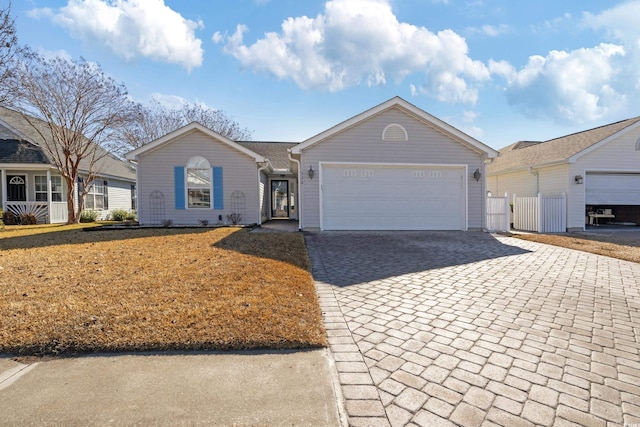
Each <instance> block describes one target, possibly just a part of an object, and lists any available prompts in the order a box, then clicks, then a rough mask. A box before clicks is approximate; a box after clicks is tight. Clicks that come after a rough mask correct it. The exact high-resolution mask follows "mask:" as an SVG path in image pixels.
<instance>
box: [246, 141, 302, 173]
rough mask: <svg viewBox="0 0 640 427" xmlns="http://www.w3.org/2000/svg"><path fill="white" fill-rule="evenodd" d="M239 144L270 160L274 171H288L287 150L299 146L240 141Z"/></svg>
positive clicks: (284, 143)
mask: <svg viewBox="0 0 640 427" xmlns="http://www.w3.org/2000/svg"><path fill="white" fill-rule="evenodd" d="M238 144H240V145H242V146H243V147H245V148H247V149H249V150H251V151H253V152H254V153H258V154H260V155H261V156H262V157H264V158H267V159H269V162H270V163H271V166H272V167H273V169H277V170H285V169H286V170H288V169H289V156H288V155H287V150H289V149H290V148H293V147H295V146H296V145H298V143H297V142H262V141H238Z"/></svg>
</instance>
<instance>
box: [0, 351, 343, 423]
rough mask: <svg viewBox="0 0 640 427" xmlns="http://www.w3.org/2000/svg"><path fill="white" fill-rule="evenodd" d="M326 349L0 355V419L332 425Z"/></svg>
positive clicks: (334, 408)
mask: <svg viewBox="0 0 640 427" xmlns="http://www.w3.org/2000/svg"><path fill="white" fill-rule="evenodd" d="M334 371H335V368H334V367H333V366H332V362H331V360H330V359H329V357H328V354H327V350H315V351H302V352H262V353H261V352H242V353H235V354H234V353H219V354H197V353H192V354H182V355H179V354H165V355H157V354H156V355H152V354H148V355H144V354H142V355H119V356H109V355H105V356H87V357H79V358H68V359H52V360H49V361H42V362H37V363H18V362H15V361H13V360H11V359H8V358H1V357H0V425H2V426H5V425H6V426H16V425H38V426H45V425H55V426H58V425H59V426H86V425H166V426H173V425H180V426H185V425H220V426H294V425H295V426H325V425H327V426H339V425H341V424H340V415H339V412H338V405H337V402H338V401H337V399H336V394H335V387H334V384H333V379H334V376H332V372H334Z"/></svg>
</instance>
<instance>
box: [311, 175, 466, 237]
mask: <svg viewBox="0 0 640 427" xmlns="http://www.w3.org/2000/svg"><path fill="white" fill-rule="evenodd" d="M463 171H464V169H462V168H459V167H458V168H451V167H449V168H447V167H439V166H435V167H434V166H420V167H416V166H402V167H400V166H392V165H389V166H380V165H371V166H369V165H357V166H351V165H348V166H336V165H331V166H323V170H322V198H323V228H324V229H326V230H382V229H389V230H461V229H464V227H465V218H466V217H465V215H464V206H465V197H464V188H463V181H462V176H463Z"/></svg>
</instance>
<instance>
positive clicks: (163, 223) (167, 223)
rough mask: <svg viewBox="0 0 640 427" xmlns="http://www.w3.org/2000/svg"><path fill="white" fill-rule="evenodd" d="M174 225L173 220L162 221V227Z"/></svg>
mask: <svg viewBox="0 0 640 427" xmlns="http://www.w3.org/2000/svg"><path fill="white" fill-rule="evenodd" d="M172 225H173V220H172V219H163V220H162V226H163V227H171V226H172Z"/></svg>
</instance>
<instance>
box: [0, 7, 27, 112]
mask: <svg viewBox="0 0 640 427" xmlns="http://www.w3.org/2000/svg"><path fill="white" fill-rule="evenodd" d="M26 53H28V49H27V48H26V47H22V46H20V45H18V37H17V35H16V27H15V22H14V19H13V18H12V17H11V3H9V5H8V6H7V7H5V8H4V9H0V105H4V104H6V102H7V100H8V99H9V98H10V97H11V96H12V94H11V92H12V89H13V88H14V87H15V86H14V84H12V82H10V80H11V78H12V77H14V76H15V73H14V70H15V66H16V62H17V60H18V58H19V57H20V55H22V54H26Z"/></svg>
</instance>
